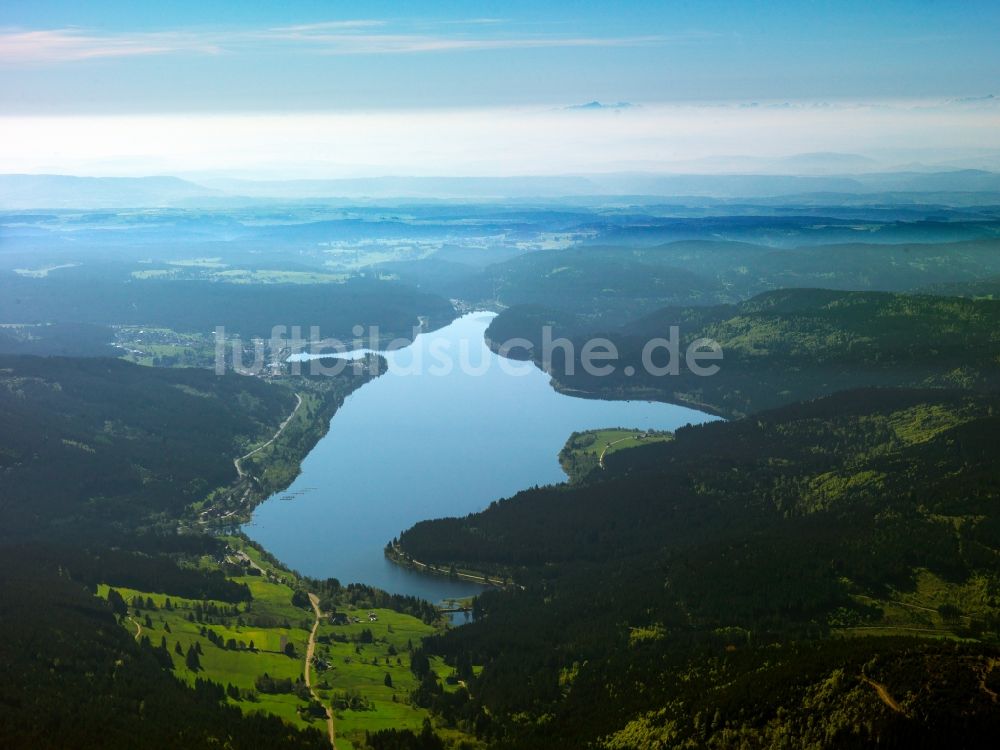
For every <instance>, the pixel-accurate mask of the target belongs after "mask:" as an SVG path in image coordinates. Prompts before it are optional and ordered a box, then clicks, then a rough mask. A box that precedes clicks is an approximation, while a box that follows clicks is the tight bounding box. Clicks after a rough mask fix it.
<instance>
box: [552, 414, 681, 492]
mask: <svg viewBox="0 0 1000 750" xmlns="http://www.w3.org/2000/svg"><path fill="white" fill-rule="evenodd" d="M671 439H673V435H671V434H670V433H669V432H654V431H648V430H639V429H631V430H629V429H625V428H623V427H614V428H610V429H601V430H585V431H584V432H574V433H573V434H572V435H570V436H569V439H568V440H567V441H566V445H565V446H564V447H563V449H562V451H560V453H559V463H560V464H561V465H562V468H563V471H565V472H566V475H567V476H568V477H569V480H570V481H571V482H578V481H580V480H582V479H584V478H585V477H586V476H587V475H588V474H589V473H590V472H592V471H594V470H595V469H600V468H601V467H602V461H603V459H604V458H605V457H606V456H608V455H610V454H612V453H615V452H617V451H621V450H627V449H628V448H635V447H636V446H638V445H648V444H650V443H660V442H663V441H665V440H671Z"/></svg>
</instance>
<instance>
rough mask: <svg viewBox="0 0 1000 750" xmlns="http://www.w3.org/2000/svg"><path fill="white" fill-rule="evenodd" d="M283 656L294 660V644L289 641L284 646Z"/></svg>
mask: <svg viewBox="0 0 1000 750" xmlns="http://www.w3.org/2000/svg"><path fill="white" fill-rule="evenodd" d="M285 656H290V657H292V658H293V659H294V658H295V644H294V643H292V642H291V641H289V642H288V643H286V644H285Z"/></svg>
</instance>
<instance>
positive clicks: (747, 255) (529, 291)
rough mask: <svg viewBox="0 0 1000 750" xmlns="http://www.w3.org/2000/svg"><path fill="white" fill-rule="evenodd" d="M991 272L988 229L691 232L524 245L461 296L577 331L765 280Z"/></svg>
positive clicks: (908, 279) (819, 281)
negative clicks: (795, 235)
mask: <svg viewBox="0 0 1000 750" xmlns="http://www.w3.org/2000/svg"><path fill="white" fill-rule="evenodd" d="M772 222H773V223H771V224H770V225H769V229H770V230H771V232H772V233H774V234H777V235H780V234H781V221H780V220H772ZM702 223H704V224H707V225H709V226H710V225H711V222H710V221H708V220H702ZM633 231H639V229H638V228H635V229H634V230H633ZM775 241H780V238H775ZM998 273H1000V245H998V241H997V240H995V239H989V240H976V241H970V242H951V243H935V242H933V241H932V240H931V239H930V238H929V237H927V236H926V235H925V236H923V237H922V238H921V239H920V241H919V242H903V243H902V244H893V245H886V244H870V243H862V242H852V243H845V244H826V245H815V246H802V247H794V248H781V247H774V246H770V245H769V244H764V243H762V244H750V243H747V242H732V241H726V242H723V241H717V240H716V241H713V240H697V241H680V242H669V243H667V244H663V245H654V246H652V247H643V246H640V247H634V246H628V245H615V246H608V245H594V246H579V247H572V248H568V249H565V250H550V251H545V252H537V253H530V254H527V255H523V256H520V257H517V258H513V259H511V260H508V261H505V262H503V263H497V264H494V265H492V266H489V267H487V268H486V269H484V270H483V271H482V273H481V274H480V275H479V276H476V277H471V278H469V279H468V280H467V281H466V282H465V284H466V286H467V287H468V288H467V290H466V291H465V293H464V295H463V296H469V295H472V298H473V299H475V298H476V297H475V295H481V296H483V297H484V298H487V299H491V300H493V299H495V300H497V301H498V302H500V303H501V304H503V305H505V306H507V307H512V306H515V305H526V304H527V305H531V304H536V305H545V306H546V307H550V308H554V309H555V310H557V311H559V312H561V313H564V314H565V313H569V314H572V315H574V316H577V319H578V324H579V326H580V327H581V330H578V331H577V332H583V331H592V330H595V329H604V328H613V327H615V326H619V325H622V324H625V323H627V322H628V321H630V320H634V319H635V318H637V317H640V316H642V315H645V314H647V313H651V312H653V311H654V310H656V309H657V308H661V307H664V306H666V305H669V306H690V305H699V306H701V305H715V304H721V303H737V302H739V301H741V300H745V299H747V298H749V297H752V296H754V295H757V294H760V293H761V292H765V291H769V290H772V289H798V288H815V287H822V288H825V289H837V290H872V291H875V290H882V291H894V292H912V291H916V290H918V289H921V288H924V287H928V286H930V285H933V284H940V283H942V282H955V283H958V282H975V281H978V280H980V279H982V278H983V277H985V276H991V275H996V274H998Z"/></svg>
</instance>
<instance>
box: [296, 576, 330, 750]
mask: <svg viewBox="0 0 1000 750" xmlns="http://www.w3.org/2000/svg"><path fill="white" fill-rule="evenodd" d="M309 603H310V604H312V608H313V612H315V613H316V620H315V622H313V626H312V631H311V632H310V633H309V645H307V646H306V666H305V673H304V675H303V676H304V677H305V681H306V687H307V688H309V692H310V693H311V694H312V697H313V700H315V701H316V702H317V703H320V704H322V705H323V709H324V710H325V711H326V733H327V734H328V735H329V737H330V746H331V747H332V748H333V750H337V732H336V730H334V728H333V711H331V710H330V707H329V706H328V705H326V704H325V703H323V701H322V700H320V697H319V694H318V693H317V692H316V691H315V690H314V689H313V686H312V661H313V654H314V653H315V652H316V631H317V630H319V621H320V619H321V618H322V617H323V613H322V612H320V609H319V597H318V596H316V594H309Z"/></svg>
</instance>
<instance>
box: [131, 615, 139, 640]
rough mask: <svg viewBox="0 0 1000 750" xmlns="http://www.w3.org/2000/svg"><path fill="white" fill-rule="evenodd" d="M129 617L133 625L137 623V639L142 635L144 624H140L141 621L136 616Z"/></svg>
mask: <svg viewBox="0 0 1000 750" xmlns="http://www.w3.org/2000/svg"><path fill="white" fill-rule="evenodd" d="M128 619H129V620H131V621H132V624H133V625H135V639H136V640H139V639H140V638H141V637H142V625H140V624H139V621H138V620H136V619H135V618H134V617H129V618H128Z"/></svg>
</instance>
